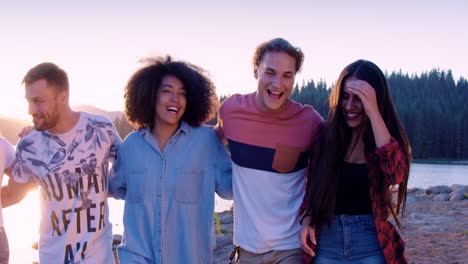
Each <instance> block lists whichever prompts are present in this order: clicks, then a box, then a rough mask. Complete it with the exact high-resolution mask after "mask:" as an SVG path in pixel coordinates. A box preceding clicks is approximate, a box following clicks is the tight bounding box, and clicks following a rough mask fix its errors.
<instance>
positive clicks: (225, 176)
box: [214, 139, 233, 200]
mask: <svg viewBox="0 0 468 264" xmlns="http://www.w3.org/2000/svg"><path fill="white" fill-rule="evenodd" d="M216 145H217V146H216V158H215V163H214V170H215V177H216V178H215V191H216V193H218V195H219V196H220V197H221V198H223V199H228V200H231V199H232V197H233V193H232V165H231V158H230V156H229V154H228V152H227V150H226V147H225V146H224V145H223V144H222V143H221V140H219V139H216Z"/></svg>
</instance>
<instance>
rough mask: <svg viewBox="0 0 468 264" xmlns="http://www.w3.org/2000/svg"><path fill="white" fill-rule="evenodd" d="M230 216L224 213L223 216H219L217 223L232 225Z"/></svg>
mask: <svg viewBox="0 0 468 264" xmlns="http://www.w3.org/2000/svg"><path fill="white" fill-rule="evenodd" d="M232 221H233V220H232V214H229V213H225V214H219V222H220V223H221V224H222V225H223V224H232Z"/></svg>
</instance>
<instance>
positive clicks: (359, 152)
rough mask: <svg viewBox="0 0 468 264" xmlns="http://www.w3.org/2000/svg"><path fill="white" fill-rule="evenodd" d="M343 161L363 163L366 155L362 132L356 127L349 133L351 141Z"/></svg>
mask: <svg viewBox="0 0 468 264" xmlns="http://www.w3.org/2000/svg"><path fill="white" fill-rule="evenodd" d="M345 161H347V162H350V163H365V162H366V155H365V153H364V141H363V140H362V133H360V132H359V131H358V129H353V130H352V134H351V143H350V144H349V146H348V150H347V151H346V158H345Z"/></svg>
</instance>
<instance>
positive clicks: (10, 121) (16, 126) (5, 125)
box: [0, 105, 123, 145]
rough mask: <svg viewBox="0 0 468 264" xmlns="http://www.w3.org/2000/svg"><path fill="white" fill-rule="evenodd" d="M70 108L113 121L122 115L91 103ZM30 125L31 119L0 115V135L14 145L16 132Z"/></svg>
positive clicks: (119, 112)
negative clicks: (103, 116) (102, 116)
mask: <svg viewBox="0 0 468 264" xmlns="http://www.w3.org/2000/svg"><path fill="white" fill-rule="evenodd" d="M72 108H73V110H75V111H83V112H88V113H92V114H100V115H105V116H107V117H109V118H110V120H112V121H113V122H114V121H115V120H116V119H118V120H119V121H120V120H121V119H122V117H123V112H121V111H106V110H103V109H100V108H97V107H95V106H91V105H78V106H72ZM30 125H32V121H31V119H29V120H24V119H18V118H13V117H5V116H0V136H2V137H4V138H5V139H6V140H8V141H9V142H10V143H11V144H13V145H16V143H17V142H18V136H17V135H18V133H19V132H20V131H21V129H23V127H25V126H30ZM119 132H120V131H119Z"/></svg>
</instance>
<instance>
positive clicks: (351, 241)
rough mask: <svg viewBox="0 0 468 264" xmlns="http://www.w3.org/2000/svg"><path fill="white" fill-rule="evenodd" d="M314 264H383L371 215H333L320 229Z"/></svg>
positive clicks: (383, 260) (383, 259)
mask: <svg viewBox="0 0 468 264" xmlns="http://www.w3.org/2000/svg"><path fill="white" fill-rule="evenodd" d="M313 263H314V264H322V263H326V264H338V263H340V264H343V263H344V264H348V263H349V264H357V263H359V264H385V263H386V261H385V258H384V256H383V253H382V248H381V246H380V245H379V243H378V241H377V232H376V230H375V224H374V216H373V215H337V216H335V217H334V218H333V221H332V224H331V226H327V225H325V226H324V227H323V229H322V231H321V232H320V235H319V238H318V242H317V248H316V257H315V258H314V261H313Z"/></svg>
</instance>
